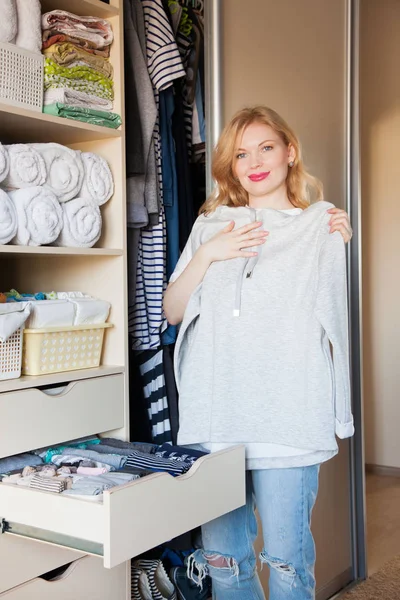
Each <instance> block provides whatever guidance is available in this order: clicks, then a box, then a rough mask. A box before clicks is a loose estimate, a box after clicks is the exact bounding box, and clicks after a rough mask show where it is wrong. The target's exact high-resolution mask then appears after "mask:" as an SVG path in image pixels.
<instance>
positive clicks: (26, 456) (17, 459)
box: [0, 452, 43, 473]
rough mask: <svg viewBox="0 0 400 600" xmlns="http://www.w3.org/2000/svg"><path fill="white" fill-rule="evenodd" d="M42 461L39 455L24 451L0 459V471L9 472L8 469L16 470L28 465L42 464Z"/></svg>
mask: <svg viewBox="0 0 400 600" xmlns="http://www.w3.org/2000/svg"><path fill="white" fill-rule="evenodd" d="M42 464H43V461H42V459H41V458H40V456H36V454H31V453H30V452H24V453H22V454H16V455H15V456H8V457H7V458H1V459H0V473H9V472H10V471H17V470H18V469H20V470H21V471H22V469H23V468H24V467H26V466H27V465H30V466H31V467H34V466H36V465H42Z"/></svg>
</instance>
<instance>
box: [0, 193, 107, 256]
mask: <svg viewBox="0 0 400 600" xmlns="http://www.w3.org/2000/svg"><path fill="white" fill-rule="evenodd" d="M101 228H102V219H101V213H100V208H99V207H98V206H97V205H96V204H95V203H94V202H93V201H92V200H91V199H89V198H75V199H74V200H70V201H69V202H64V203H63V204H60V203H59V202H58V199H57V197H56V196H55V194H53V192H52V191H51V190H49V189H47V188H45V187H42V186H35V187H29V188H24V189H19V190H14V191H10V192H9V193H8V194H6V192H4V191H3V190H1V189H0V244H8V243H11V244H15V245H20V246H41V245H46V244H54V245H57V246H68V247H81V248H91V247H92V246H94V244H95V243H96V242H97V241H98V240H99V238H100V235H101Z"/></svg>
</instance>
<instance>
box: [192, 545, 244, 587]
mask: <svg viewBox="0 0 400 600" xmlns="http://www.w3.org/2000/svg"><path fill="white" fill-rule="evenodd" d="M207 575H212V577H213V578H216V577H224V578H225V577H227V576H228V577H238V575H239V565H238V563H237V561H236V559H235V558H233V556H226V555H224V554H220V553H218V552H211V551H205V550H196V552H194V553H193V554H191V555H190V556H189V558H188V561H187V576H188V578H189V579H191V580H192V581H194V582H195V583H196V584H197V585H199V586H200V587H201V588H202V587H203V581H204V579H205V578H206V577H207Z"/></svg>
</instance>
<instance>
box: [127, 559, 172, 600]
mask: <svg viewBox="0 0 400 600" xmlns="http://www.w3.org/2000/svg"><path fill="white" fill-rule="evenodd" d="M133 564H134V566H135V567H136V568H138V569H141V570H142V571H145V573H146V575H147V579H148V581H149V585H150V591H151V598H152V600H177V597H176V590H175V586H174V585H173V583H172V581H171V580H170V578H169V577H168V575H167V572H166V570H165V569H164V565H163V564H162V562H161V560H145V559H139V560H136V561H135V562H134V563H133Z"/></svg>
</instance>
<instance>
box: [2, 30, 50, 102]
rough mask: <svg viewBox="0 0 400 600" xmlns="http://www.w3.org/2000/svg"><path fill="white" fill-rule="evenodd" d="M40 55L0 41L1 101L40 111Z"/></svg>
mask: <svg viewBox="0 0 400 600" xmlns="http://www.w3.org/2000/svg"><path fill="white" fill-rule="evenodd" d="M43 73H44V62H43V55H42V54H39V53H36V52H29V50H24V49H23V48H18V46H15V45H14V44H5V43H4V42H0V102H4V103H5V104H11V105H12V106H20V107H22V108H30V109H31V110H37V111H39V112H42V106H43Z"/></svg>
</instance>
